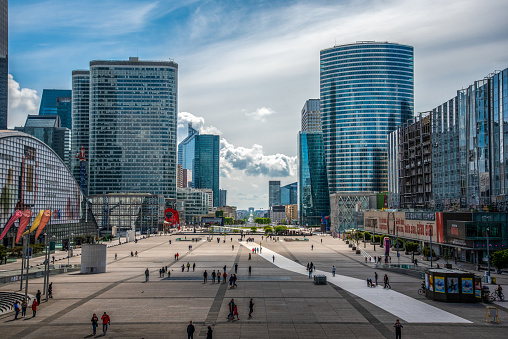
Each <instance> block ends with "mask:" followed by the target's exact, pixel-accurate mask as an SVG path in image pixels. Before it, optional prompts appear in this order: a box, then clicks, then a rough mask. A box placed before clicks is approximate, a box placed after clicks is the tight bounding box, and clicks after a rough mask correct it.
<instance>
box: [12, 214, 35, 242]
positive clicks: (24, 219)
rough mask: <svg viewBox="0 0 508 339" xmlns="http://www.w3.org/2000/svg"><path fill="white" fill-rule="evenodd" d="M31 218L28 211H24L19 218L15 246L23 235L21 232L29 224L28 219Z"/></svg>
mask: <svg viewBox="0 0 508 339" xmlns="http://www.w3.org/2000/svg"><path fill="white" fill-rule="evenodd" d="M31 217H32V211H30V210H24V211H23V215H22V216H21V218H19V229H18V235H17V236H16V244H17V243H18V242H19V239H21V235H22V234H23V231H24V230H25V228H26V227H27V226H28V223H29V222H30V218H31Z"/></svg>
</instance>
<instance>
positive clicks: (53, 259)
mask: <svg viewBox="0 0 508 339" xmlns="http://www.w3.org/2000/svg"><path fill="white" fill-rule="evenodd" d="M51 260H52V261H53V264H54V263H55V256H52V257H51Z"/></svg>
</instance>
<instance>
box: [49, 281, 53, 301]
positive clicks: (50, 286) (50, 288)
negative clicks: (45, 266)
mask: <svg viewBox="0 0 508 339" xmlns="http://www.w3.org/2000/svg"><path fill="white" fill-rule="evenodd" d="M48 297H49V298H53V283H50V284H49V286H48Z"/></svg>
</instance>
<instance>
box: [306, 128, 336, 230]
mask: <svg viewBox="0 0 508 339" xmlns="http://www.w3.org/2000/svg"><path fill="white" fill-rule="evenodd" d="M298 141H299V142H298V183H299V185H298V188H299V191H300V192H299V193H300V194H299V198H300V201H299V205H300V218H299V219H300V224H301V225H320V224H321V214H323V215H324V216H328V215H329V214H330V197H329V194H328V180H327V175H326V163H325V154H324V148H323V135H322V134H321V132H300V134H299V135H298Z"/></svg>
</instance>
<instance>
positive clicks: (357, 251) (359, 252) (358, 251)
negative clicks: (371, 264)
mask: <svg viewBox="0 0 508 339" xmlns="http://www.w3.org/2000/svg"><path fill="white" fill-rule="evenodd" d="M356 254H362V251H360V250H356ZM365 259H367V258H365Z"/></svg>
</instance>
